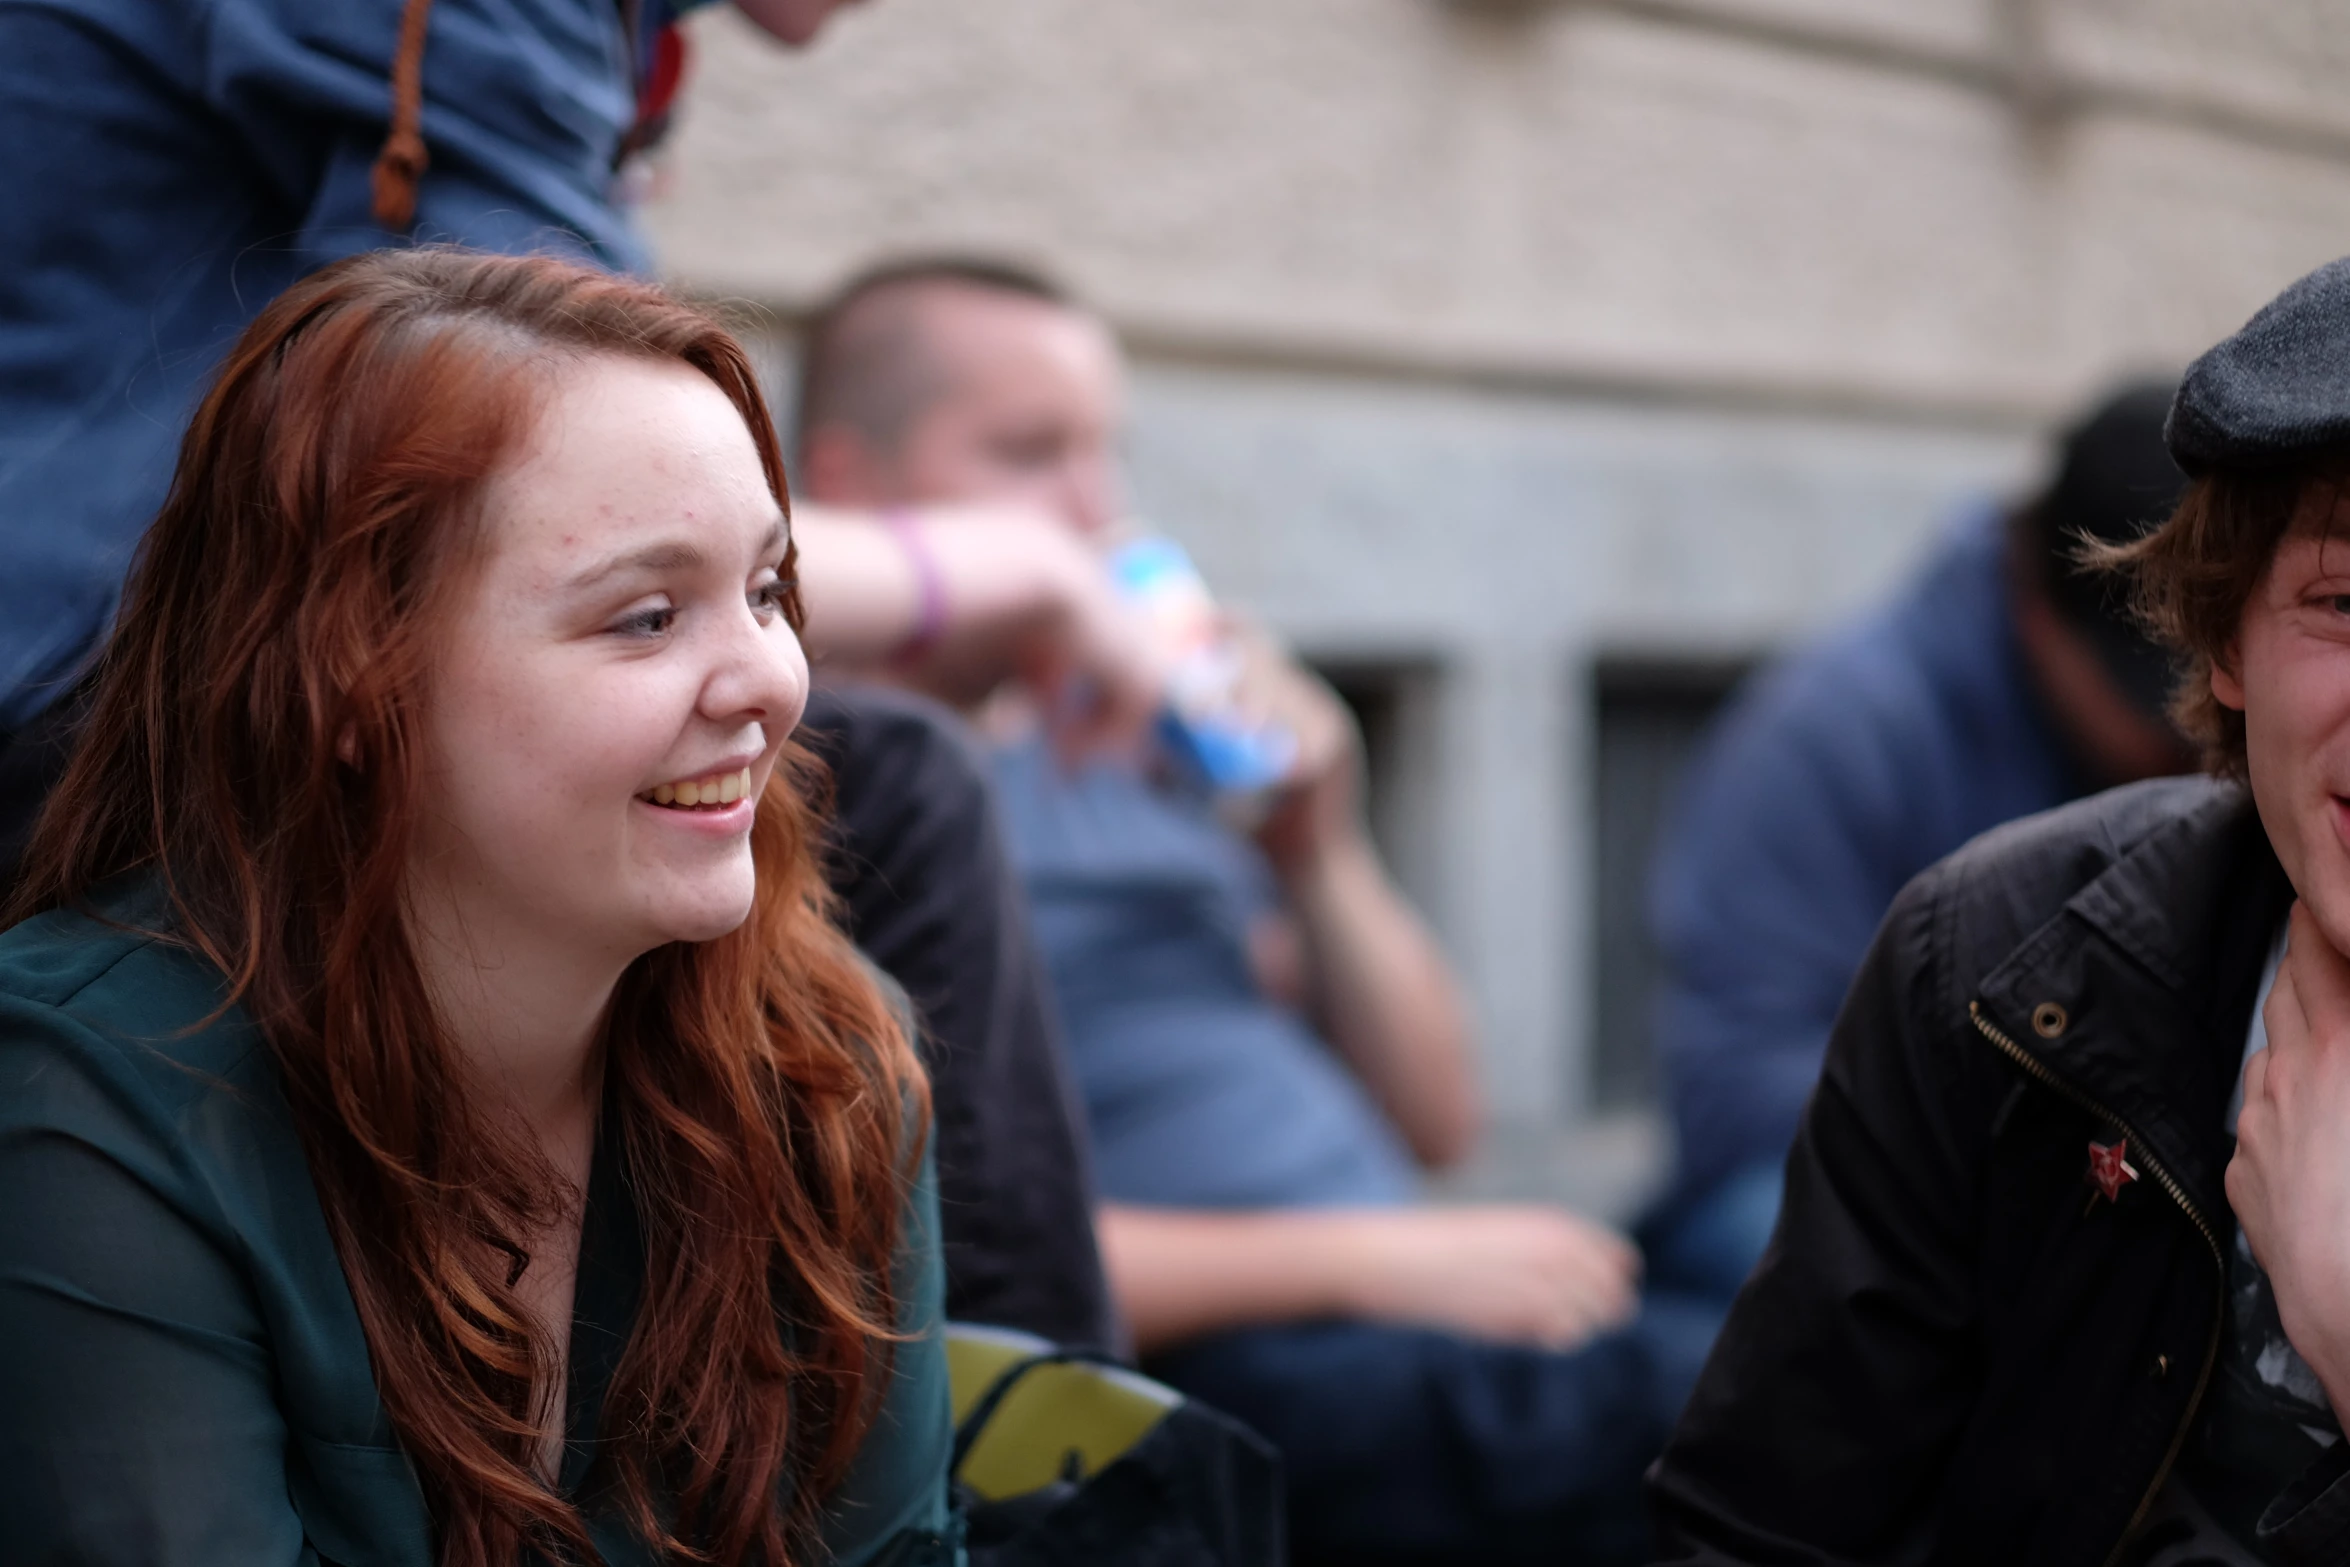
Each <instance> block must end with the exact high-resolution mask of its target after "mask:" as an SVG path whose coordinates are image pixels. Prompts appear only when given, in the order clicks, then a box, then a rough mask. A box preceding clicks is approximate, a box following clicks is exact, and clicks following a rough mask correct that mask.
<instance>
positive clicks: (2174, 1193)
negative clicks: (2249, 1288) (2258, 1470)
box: [1967, 1001, 2228, 1567]
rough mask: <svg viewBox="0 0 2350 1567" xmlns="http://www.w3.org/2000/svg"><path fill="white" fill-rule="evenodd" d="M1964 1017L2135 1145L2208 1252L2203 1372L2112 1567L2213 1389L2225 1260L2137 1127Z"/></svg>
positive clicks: (1979, 1012) (2109, 1564)
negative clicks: (2210, 1300)
mask: <svg viewBox="0 0 2350 1567" xmlns="http://www.w3.org/2000/svg"><path fill="white" fill-rule="evenodd" d="M1967 1016H1968V1017H1969V1018H1971V1019H1972V1020H1973V1021H1974V1025H1975V1032H1977V1033H1979V1034H1981V1035H1982V1036H1983V1037H1984V1038H1985V1039H1988V1040H1989V1041H1991V1043H1992V1044H1994V1045H1996V1046H1997V1047H1998V1048H1999V1051H2000V1053H2001V1054H2002V1055H2004V1056H2006V1057H2007V1058H2008V1059H2009V1060H2011V1061H2013V1062H2014V1063H2015V1064H2016V1065H2017V1066H2020V1067H2022V1068H2023V1069H2024V1071H2025V1072H2027V1073H2028V1074H2030V1075H2031V1076H2032V1077H2033V1078H2035V1079H2037V1080H2038V1081H2040V1082H2042V1083H2045V1084H2046V1085H2047V1086H2048V1087H2050V1088H2053V1089H2055V1090H2056V1091H2057V1092H2058V1093H2060V1094H2062V1095H2063V1096H2064V1097H2065V1098H2067V1099H2069V1100H2071V1101H2072V1102H2073V1103H2074V1104H2077V1105H2079V1106H2080V1107H2081V1108H2082V1109H2084V1110H2086V1111H2088V1112H2089V1113H2090V1114H2091V1115H2094V1116H2096V1117H2098V1118H2099V1119H2100V1120H2103V1121H2106V1122H2109V1123H2111V1124H2112V1125H2113V1126H2116V1127H2118V1128H2120V1130H2121V1134H2122V1136H2124V1137H2126V1138H2128V1139H2129V1140H2130V1141H2131V1142H2133V1143H2135V1144H2136V1145H2137V1149H2136V1152H2137V1156H2138V1162H2139V1163H2140V1164H2142V1165H2144V1166H2145V1167H2146V1173H2147V1174H2149V1175H2151V1176H2153V1177H2154V1182H2155V1184H2156V1185H2157V1186H2160V1187H2161V1188H2162V1189H2163V1190H2164V1191H2166V1192H2168V1193H2169V1194H2170V1199H2171V1201H2173V1202H2175V1203H2177V1204H2178V1205H2179V1211H2180V1212H2182V1213H2184V1214H2185V1215H2186V1216H2187V1217H2188V1218H2189V1219H2191V1220H2193V1221H2194V1225H2195V1229H2196V1232H2197V1233H2198V1234H2200V1235H2201V1236H2202V1237H2203V1244H2204V1245H2205V1246H2206V1247H2208V1248H2209V1249H2210V1251H2211V1263H2212V1275H2213V1279H2214V1281H2215V1290H2214V1293H2215V1294H2216V1296H2217V1300H2216V1303H2215V1309H2214V1310H2213V1312H2212V1315H2211V1339H2210V1342H2209V1343H2207V1344H2205V1345H2204V1347H2203V1369H2202V1370H2201V1371H2199V1372H2197V1373H2196V1376H2195V1391H2194V1392H2193V1393H2192V1394H2190V1395H2189V1396H2188V1399H2187V1409H2186V1413H2185V1414H2183V1415H2181V1416H2180V1417H2179V1428H2178V1430H2177V1431H2175V1432H2173V1433H2172V1434H2171V1439H2170V1447H2169V1449H2168V1450H2167V1451H2166V1452H2164V1453H2163V1455H2162V1463H2161V1464H2160V1465H2159V1466H2157V1467H2156V1469H2155V1471H2154V1479H2153V1480H2152V1482H2151V1483H2149V1484H2148V1485H2147V1487H2146V1494H2145V1495H2144V1496H2142V1497H2140V1498H2138V1509H2137V1511H2136V1512H2133V1513H2131V1514H2130V1521H2129V1523H2128V1524H2127V1525H2125V1526H2124V1527H2123V1529H2122V1534H2121V1538H2120V1539H2118V1540H2116V1541H2114V1542H2113V1549H2112V1550H2111V1551H2110V1552H2108V1553H2107V1554H2106V1558H2105V1563H2104V1567H2113V1564H2114V1562H2115V1561H2117V1560H2118V1559H2119V1558H2120V1556H2121V1553H2122V1549H2123V1547H2125V1546H2127V1545H2128V1544H2129V1543H2130V1536H2132V1535H2134V1534H2136V1533H2137V1532H2138V1525H2140V1524H2141V1523H2143V1522H2145V1521H2146V1512H2147V1509H2148V1508H2150V1507H2152V1506H2153V1505H2154V1498H2155V1495H2156V1493H2158V1492H2159V1491H2161V1489H2162V1482H2163V1481H2165V1480H2167V1479H2169V1478H2170V1472H2171V1466H2172V1465H2173V1464H2175V1463H2177V1462H2178V1458H2179V1449H2181V1448H2182V1447H2184V1446H2186V1444H2187V1432H2188V1431H2189V1430H2190V1429H2191V1428H2192V1427H2193V1426H2194V1424H2195V1412H2196V1411H2197V1410H2198V1409H2200V1408H2201V1407H2202V1405H2203V1394H2204V1391H2205V1389H2207V1388H2208V1387H2209V1386H2210V1385H2211V1370H2212V1367H2213V1366H2214V1365H2216V1364H2217V1363H2218V1361H2219V1335H2220V1324H2221V1323H2222V1322H2224V1321H2225V1320H2226V1318H2227V1314H2228V1286H2227V1280H2228V1264H2227V1258H2226V1256H2225V1254H2223V1253H2222V1252H2221V1250H2220V1245H2219V1232H2218V1231H2216V1230H2214V1229H2213V1228H2212V1227H2211V1221H2210V1220H2208V1219H2206V1218H2205V1217H2204V1216H2203V1214H2202V1213H2201V1212H2200V1211H2199V1210H2198V1209H2197V1208H2196V1206H2195V1205H2194V1203H2192V1202H2190V1201H2188V1199H2187V1193H2186V1189H2185V1188H2184V1187H2182V1186H2180V1185H2179V1183H2178V1182H2177V1181H2175V1180H2173V1179H2171V1173H2170V1172H2169V1171H2168V1170H2165V1169H2164V1168H2163V1167H2162V1165H2161V1163H2160V1162H2159V1161H2157V1160H2156V1159H2155V1158H2154V1157H2153V1156H2152V1155H2151V1154H2149V1153H2148V1152H2147V1151H2146V1142H2145V1139H2144V1138H2142V1137H2140V1136H2139V1135H2138V1133H2137V1130H2136V1128H2134V1127H2132V1126H2131V1125H2130V1124H2129V1123H2128V1122H2127V1121H2124V1120H2123V1119H2122V1118H2121V1117H2120V1116H2118V1115H2115V1114H2114V1113H2113V1112H2112V1111H2111V1110H2108V1109H2106V1108H2105V1106H2103V1105H2101V1104H2099V1103H2098V1102H2097V1101H2096V1100H2094V1099H2091V1098H2090V1097H2089V1096H2088V1095H2087V1094H2084V1093H2082V1092H2081V1091H2080V1090H2079V1089H2077V1088H2075V1087H2073V1086H2072V1084H2070V1083H2068V1082H2066V1081H2065V1080H2064V1079H2062V1078H2060V1077H2058V1076H2057V1075H2056V1074H2055V1073H2054V1072H2052V1071H2050V1070H2049V1069H2048V1068H2047V1067H2046V1066H2044V1065H2042V1064H2041V1062H2040V1059H2039V1057H2037V1056H2035V1055H2033V1054H2031V1053H2030V1052H2029V1051H2027V1050H2025V1049H2024V1048H2023V1047H2022V1046H2021V1045H2018V1044H2017V1043H2016V1042H2015V1041H2014V1040H2013V1039H2011V1038H2009V1037H2008V1036H2007V1034H2006V1033H2005V1032H2003V1031H2002V1030H2001V1029H2000V1027H1999V1025H1998V1024H1996V1023H1994V1022H1992V1021H1991V1020H1990V1019H1989V1018H1987V1017H1985V1016H1984V1015H1983V1004H1982V1003H1981V1002H1979V1001H1970V1002H1968V1003H1967Z"/></svg>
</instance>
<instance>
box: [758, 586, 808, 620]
mask: <svg viewBox="0 0 2350 1567" xmlns="http://www.w3.org/2000/svg"><path fill="white" fill-rule="evenodd" d="M797 586H799V578H797V577H770V578H769V579H768V580H767V581H765V582H762V583H760V584H759V585H758V586H756V587H754V588H752V589H751V608H752V609H754V610H756V611H757V612H758V613H759V614H761V615H774V614H780V613H781V612H782V610H783V604H784V600H786V599H788V598H790V597H791V590H792V589H793V588H795V587H797Z"/></svg>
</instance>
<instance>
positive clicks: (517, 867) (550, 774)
mask: <svg viewBox="0 0 2350 1567" xmlns="http://www.w3.org/2000/svg"><path fill="white" fill-rule="evenodd" d="M485 510H486V515H487V517H488V518H489V529H490V547H489V549H488V551H487V554H486V558H485V560H484V562H483V565H482V569H481V572H480V575H479V577H478V578H477V579H476V580H475V581H474V582H473V583H472V584H471V585H470V591H469V592H468V594H467V596H466V599H465V601H464V603H463V604H462V605H461V607H460V609H459V611H458V614H457V616H456V619H455V624H454V625H453V626H452V627H451V631H450V635H449V637H448V639H447V644H446V651H445V653H444V655H443V658H442V661H441V664H440V667H439V669H438V670H437V671H436V674H435V677H434V679H433V681H432V685H431V692H430V703H429V707H428V719H427V730H428V733H427V755H428V759H429V766H430V769H431V772H432V775H433V781H434V787H433V789H432V792H431V799H432V802H433V807H434V808H433V810H432V811H431V812H430V813H429V814H428V816H427V817H426V819H425V821H424V822H423V823H422V824H421V827H420V842H419V845H418V862H419V863H420V864H422V865H424V866H426V867H428V868H429V869H430V871H431V872H432V873H433V874H435V875H439V876H443V877H446V878H447V880H448V882H449V884H450V885H451V886H453V887H455V888H457V889H459V891H460V893H461V901H462V903H463V906H464V911H465V917H466V918H467V919H468V920H494V921H503V922H515V923H517V924H526V925H527V928H530V929H533V930H535V931H538V932H541V933H542V934H544V935H545V936H546V937H547V938H549V939H561V940H565V941H568V942H571V943H575V944H580V945H582V946H583V947H584V948H586V949H592V950H595V951H598V952H605V953H610V954H614V955H618V956H620V957H621V958H622V959H623V961H625V960H626V959H627V958H630V957H633V956H634V955H636V954H638V953H641V952H644V951H647V950H650V949H651V948H652V947H655V946H658V945H661V944H663V943H665V942H669V941H678V940H686V941H696V940H707V939H710V938H711V937H714V936H717V935H721V934H723V933H725V932H726V931H729V930H732V929H733V928H735V927H736V926H737V925H739V924H740V923H741V922H742V921H743V919H744V918H745V917H746V916H747V915H748V913H749V911H750V902H751V895H752V891H753V872H752V865H751V856H750V847H749V839H748V835H747V833H735V834H732V835H729V836H718V835H714V834H712V833H710V832H707V831H693V830H687V829H685V828H684V827H682V826H681V824H680V822H679V820H678V818H679V817H680V816H681V815H682V814H683V813H678V812H668V811H662V810H660V809H659V808H658V807H655V806H653V805H651V804H649V803H647V802H645V801H642V800H640V799H638V798H637V797H638V796H639V795H641V794H646V793H648V792H649V791H650V790H651V789H652V788H653V787H654V786H655V785H656V784H660V783H664V782H672V781H675V780H678V779H684V778H698V777H702V776H705V775H707V774H709V773H712V772H714V771H717V770H719V769H720V768H721V767H722V766H724V765H725V764H727V763H730V762H731V763H732V764H733V765H734V766H735V767H737V768H739V767H740V766H742V765H743V764H744V763H745V762H746V761H747V762H748V763H749V765H750V766H751V769H752V775H753V783H754V788H757V787H763V786H764V784H765V782H766V779H767V777H768V774H769V772H770V771H771V770H772V768H773V766H774V762H775V758H776V755H777V752H778V750H779V749H780V747H781V746H782V744H783V742H784V739H785V737H786V736H787V735H789V734H790V732H791V729H792V727H793V725H795V724H796V723H797V722H798V721H799V717H800V712H801V709H802V708H803V707H804V706H805V705H806V700H807V687H808V672H807V663H806V660H805V659H804V657H803V656H802V654H801V650H800V646H799V641H798V639H797V638H796V637H795V636H794V635H793V633H792V630H791V628H790V626H789V625H787V624H786V623H785V622H784V619H783V616H782V613H781V610H780V607H779V606H778V605H777V604H776V603H775V602H774V601H773V596H772V591H771V584H772V583H773V581H774V575H775V573H774V568H775V567H776V565H777V564H778V562H779V561H780V558H781V553H782V545H781V542H780V539H779V538H778V537H777V534H776V529H777V527H778V524H779V523H780V521H781V513H780V511H779V508H778V507H777V505H776V503H775V500H774V498H773V497H772V496H771V495H770V494H769V493H768V490H767V485H766V479H765V476H764V473H763V472H762V470H761V468H760V466H759V460H758V452H757V448H756V447H755V446H754V445H753V444H752V441H751V437H750V434H749V432H748V431H747V430H746V429H745V428H744V426H743V422H742V418H741V416H740V415H739V414H738V413H737V412H736V411H735V409H734V406H733V405H732V404H731V403H729V402H728V401H727V400H726V398H725V396H724V395H723V394H722V393H721V392H719V391H718V389H717V388H716V387H715V386H714V385H712V384H711V383H710V382H709V381H708V380H707V379H706V378H704V377H702V376H701V375H699V374H697V373H695V372H693V371H691V370H689V369H685V368H683V367H670V366H654V365H645V364H640V363H635V362H631V361H626V360H620V359H607V360H596V361H591V362H590V363H589V364H587V365H585V366H583V367H581V368H580V369H578V370H576V371H566V372H565V377H564V380H563V383H562V384H561V386H560V387H559V388H558V389H557V391H556V393H555V395H554V396H553V397H552V398H551V399H550V400H549V403H548V406H547V408H546V411H545V413H544V415H543V416H542V420H541V423H540V426H539V428H538V429H537V431H536V432H535V433H534V439H533V440H532V441H531V443H530V444H529V447H528V449H527V450H526V451H525V452H524V453H523V454H522V455H521V457H520V458H519V459H518V461H517V462H516V463H515V464H514V465H513V466H512V467H511V468H510V469H509V470H508V471H507V472H506V473H504V474H502V475H500V476H499V477H498V478H497V479H495V480H494V481H493V482H492V484H491V486H490V489H489V493H488V496H487V498H486V508H485ZM589 519H592V520H589ZM583 524H584V525H583ZM667 545H683V546H687V547H689V548H690V549H691V550H692V551H695V552H699V553H700V555H701V557H702V559H701V560H700V561H699V562H698V563H694V564H689V565H683V566H662V567H659V568H657V569H633V568H632V569H631V570H629V571H627V572H624V573H621V574H619V575H616V576H613V577H611V578H608V579H605V580H603V581H602V582H600V583H599V584H598V585H596V586H595V587H593V588H592V589H588V588H582V587H581V586H580V585H579V583H578V578H579V575H580V573H582V572H583V571H584V570H586V569H588V568H590V567H592V566H594V565H596V564H597V563H599V562H606V561H610V560H613V559H617V558H620V557H623V556H626V555H629V554H631V553H633V552H637V551H640V550H643V549H645V548H647V547H648V546H667ZM648 617H649V618H648ZM656 628H657V629H656ZM745 814H746V815H747V813H745Z"/></svg>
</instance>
